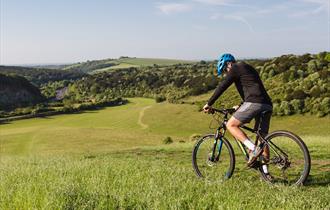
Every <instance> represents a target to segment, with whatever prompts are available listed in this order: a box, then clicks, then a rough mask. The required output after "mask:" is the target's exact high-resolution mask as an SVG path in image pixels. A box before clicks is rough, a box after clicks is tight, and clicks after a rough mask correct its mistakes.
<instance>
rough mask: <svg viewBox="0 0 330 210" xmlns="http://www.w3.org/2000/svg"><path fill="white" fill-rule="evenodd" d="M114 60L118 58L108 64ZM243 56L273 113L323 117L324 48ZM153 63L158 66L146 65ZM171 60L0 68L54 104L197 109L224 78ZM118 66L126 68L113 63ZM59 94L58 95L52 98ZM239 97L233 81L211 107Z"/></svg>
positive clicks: (208, 68) (326, 108) (327, 67)
mask: <svg viewBox="0 0 330 210" xmlns="http://www.w3.org/2000/svg"><path fill="white" fill-rule="evenodd" d="M115 61H116V62H118V61H121V62H122V63H121V64H118V65H117V64H116V65H113V64H114V62H115ZM244 61H245V62H247V63H249V64H251V65H253V66H254V67H255V68H256V69H257V71H258V72H259V74H260V76H261V78H262V80H263V81H264V84H265V86H266V89H267V90H268V92H269V94H270V96H271V98H272V99H273V104H274V112H273V113H274V115H280V116H281V115H292V114H301V113H311V114H313V115H317V116H320V117H322V116H325V115H328V114H329V113H330V91H329V90H330V83H329V76H330V53H329V52H321V53H319V54H315V55H312V54H304V55H300V56H297V55H283V56H280V57H276V58H273V59H264V60H258V59H252V60H244ZM124 62H126V63H124ZM155 62H158V63H159V64H163V65H151V64H152V63H155ZM171 62H174V61H173V60H164V59H139V58H127V57H123V58H120V59H117V60H113V59H108V60H101V61H90V62H85V63H80V64H75V65H72V66H71V67H70V68H69V69H67V70H48V69H33V68H22V67H3V66H1V67H0V70H1V71H0V72H5V73H7V74H17V75H21V76H24V77H26V78H27V79H28V80H29V81H31V82H33V83H34V84H37V85H38V86H39V88H40V90H41V93H42V94H43V95H44V96H45V97H46V98H47V99H48V100H49V101H53V100H54V99H56V101H57V102H56V103H55V104H53V105H52V104H48V105H45V106H54V108H55V109H57V108H58V107H64V106H65V107H68V108H69V109H72V108H73V107H80V106H81V105H83V106H84V107H85V106H87V107H95V105H96V104H102V106H104V105H105V104H108V103H109V102H111V103H112V101H114V100H115V101H117V99H119V98H123V97H147V98H155V99H156V101H157V102H161V101H164V100H167V101H169V102H171V103H193V104H198V105H199V107H200V108H201V106H202V105H203V104H204V103H205V102H206V100H207V99H208V97H209V96H210V94H212V92H213V90H214V89H215V88H216V87H217V85H218V84H219V82H220V81H221V80H222V79H223V76H222V77H220V78H217V77H215V76H214V71H215V66H216V61H208V62H206V61H200V62H195V63H178V64H173V65H167V64H170V63H171ZM110 64H111V65H110ZM107 65H110V67H105V66H107ZM120 65H122V66H125V67H126V68H122V69H121V68H116V67H119V66H120ZM132 66H138V67H132ZM101 67H102V68H101ZM107 68H112V69H111V71H107ZM79 69H80V70H79ZM82 69H83V70H82ZM96 69H97V70H96ZM100 69H101V70H100ZM102 69H103V70H102ZM82 71H86V72H88V71H91V72H92V73H93V74H85V73H83V72H82ZM58 93H61V94H60V95H61V97H57V96H58ZM205 94H207V95H205ZM62 99H63V100H62ZM240 102H241V99H240V97H239V95H238V94H237V92H236V90H235V88H234V85H232V87H230V88H229V90H228V91H227V92H226V93H225V94H224V95H223V96H221V98H220V99H219V100H218V101H217V103H216V104H215V106H218V107H220V106H225V107H230V106H233V105H236V104H239V103H240ZM85 108H86V107H85Z"/></svg>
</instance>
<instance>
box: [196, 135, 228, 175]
mask: <svg viewBox="0 0 330 210" xmlns="http://www.w3.org/2000/svg"><path fill="white" fill-rule="evenodd" d="M215 141H216V148H215V152H214V156H212V151H213V148H214V145H215ZM221 142H222V144H221ZM220 147H221V149H220ZM219 151H221V152H220V154H219ZM192 164H193V168H194V170H195V173H196V175H197V176H199V177H201V178H205V179H207V180H210V181H222V180H226V179H229V178H230V177H231V176H232V174H233V172H234V168H235V155H234V150H233V148H232V146H231V145H230V143H229V142H228V140H227V139H225V138H223V137H222V138H221V139H218V140H215V135H213V134H210V135H206V136H204V137H202V138H201V139H200V140H198V141H197V142H196V144H195V146H194V149H193V154H192Z"/></svg>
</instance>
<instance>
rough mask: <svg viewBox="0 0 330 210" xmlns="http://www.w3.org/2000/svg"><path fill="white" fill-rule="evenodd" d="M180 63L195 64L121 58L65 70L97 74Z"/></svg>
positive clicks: (182, 61) (84, 63)
mask: <svg viewBox="0 0 330 210" xmlns="http://www.w3.org/2000/svg"><path fill="white" fill-rule="evenodd" d="M179 63H193V61H187V60H175V59H161V58H130V57H120V58H118V59H104V60H93V61H87V62H82V63H76V64H72V65H69V66H66V67H64V68H63V70H75V71H81V72H85V73H97V72H104V71H109V70H114V69H127V68H131V67H145V66H154V65H159V66H166V65H174V64H179Z"/></svg>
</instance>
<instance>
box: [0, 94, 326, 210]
mask: <svg viewBox="0 0 330 210" xmlns="http://www.w3.org/2000/svg"><path fill="white" fill-rule="evenodd" d="M196 110H197V107H196V106H193V105H188V104H181V105H180V104H170V103H167V102H165V103H155V102H154V101H153V100H151V99H142V98H134V99H130V103H128V104H127V105H124V106H118V107H112V108H105V109H103V110H98V111H89V112H85V113H81V114H68V115H58V116H53V117H49V118H43V119H29V120H21V121H15V122H11V123H8V124H3V125H0V129H1V132H0V140H1V147H0V148H1V150H0V155H1V159H0V160H1V164H0V177H1V182H0V193H1V197H0V208H1V209H32V208H37V209H40V208H51V209H53V208H64V209H82V208H84V209H328V208H330V203H329V200H328V196H327V195H329V193H330V191H329V183H330V177H329V174H330V173H329V172H330V171H329V170H330V168H329V166H330V156H329V152H328V148H329V146H330V144H329V141H328V137H329V135H330V133H329V129H328V128H329V127H328V125H329V124H330V118H328V117H326V118H315V117H312V116H300V115H295V116H289V117H275V118H273V120H272V127H271V130H274V129H280V128H281V129H283V128H285V129H288V130H291V131H293V132H295V133H297V134H298V135H300V136H301V137H302V138H303V140H304V141H305V142H306V144H307V146H308V147H309V150H310V153H311V157H312V171H311V176H310V179H309V182H308V185H307V186H306V187H301V188H294V187H286V186H281V185H279V186H275V187H274V186H269V185H267V184H266V183H264V182H261V181H260V178H259V175H258V173H257V172H255V171H253V170H245V169H244V168H245V165H244V161H243V157H242V156H241V155H240V153H239V150H238V148H237V147H236V145H235V144H234V143H233V142H232V143H233V146H234V150H235V152H236V154H237V155H238V157H237V163H238V164H237V168H236V171H235V174H234V177H233V178H232V179H231V180H229V181H227V182H224V183H212V182H204V181H202V180H199V179H197V178H196V176H195V174H194V172H193V170H192V166H191V151H192V147H193V144H194V142H192V141H191V140H190V136H191V135H192V134H194V133H197V134H199V133H209V132H210V130H209V129H208V125H209V122H210V120H211V119H212V118H211V116H209V115H206V114H203V113H199V112H196ZM297 122H299V123H297ZM166 136H171V137H172V138H173V139H174V143H173V144H170V145H164V144H163V143H162V140H163V139H164V137H166ZM246 192H249V193H246Z"/></svg>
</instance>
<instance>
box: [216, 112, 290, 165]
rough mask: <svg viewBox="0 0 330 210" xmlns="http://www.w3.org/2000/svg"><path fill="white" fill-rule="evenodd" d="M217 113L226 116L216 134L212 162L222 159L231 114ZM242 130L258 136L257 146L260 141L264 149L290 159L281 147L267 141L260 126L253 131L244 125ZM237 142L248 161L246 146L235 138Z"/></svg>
mask: <svg viewBox="0 0 330 210" xmlns="http://www.w3.org/2000/svg"><path fill="white" fill-rule="evenodd" d="M215 111H217V112H220V113H222V114H224V119H223V122H222V123H221V124H220V126H219V127H218V128H217V131H216V134H215V139H214V145H213V149H212V155H211V160H212V161H214V160H216V161H218V160H219V159H220V155H221V150H222V145H223V140H222V138H223V137H224V136H225V134H226V130H227V127H226V124H227V122H228V114H229V112H223V111H221V110H216V109H215ZM261 121H262V117H261V119H260V124H261ZM241 128H243V129H244V130H247V131H249V132H251V133H254V134H256V136H257V138H256V141H255V145H257V144H258V141H260V144H262V146H261V147H262V149H263V148H265V147H266V146H268V147H269V148H271V149H272V151H273V152H274V153H276V154H277V155H278V156H281V155H280V154H279V153H278V152H277V151H276V150H278V151H280V152H281V153H282V154H283V155H284V156H285V157H286V158H287V157H288V155H287V154H286V153H285V152H284V151H283V150H281V149H280V148H279V147H277V146H276V145H275V144H274V143H272V142H271V141H267V140H265V138H264V137H263V136H262V135H261V133H260V126H259V128H258V129H252V128H250V127H247V126H245V125H243V126H241ZM218 141H219V144H218ZM235 141H236V143H237V144H238V147H239V148H240V150H241V151H242V153H243V155H244V156H245V159H246V160H248V159H249V154H248V152H247V151H246V147H245V146H244V144H242V142H240V141H239V140H237V139H236V138H235ZM217 145H218V154H217V155H216V156H215V154H216V149H217V148H216V147H217ZM274 148H275V149H274Z"/></svg>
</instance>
